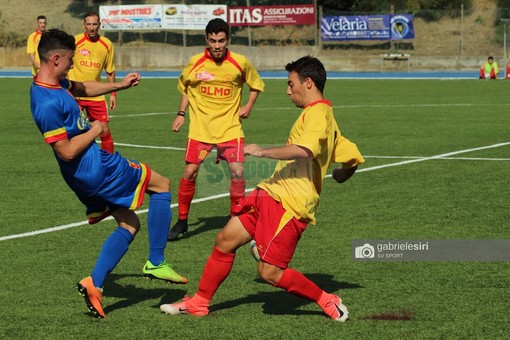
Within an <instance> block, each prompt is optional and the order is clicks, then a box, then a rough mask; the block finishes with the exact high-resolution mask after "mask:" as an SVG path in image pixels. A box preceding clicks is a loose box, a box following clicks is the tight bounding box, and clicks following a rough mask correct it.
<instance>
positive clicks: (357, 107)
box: [110, 103, 510, 126]
mask: <svg viewBox="0 0 510 340" xmlns="http://www.w3.org/2000/svg"><path fill="white" fill-rule="evenodd" d="M509 105H510V103H492V104H471V103H453V104H401V105H394V104H389V105H378V104H374V105H333V108H334V109H346V108H347V109H363V108H372V109H374V108H375V109H382V108H409V107H466V106H483V107H487V106H509ZM283 110H299V109H298V108H295V107H292V106H285V107H276V108H275V107H271V108H260V107H255V108H253V111H283ZM173 114H174V113H173V112H170V111H168V112H149V113H133V114H122V115H110V118H115V119H119V118H128V117H145V116H164V115H173ZM169 124H170V123H169ZM169 126H170V125H169Z"/></svg>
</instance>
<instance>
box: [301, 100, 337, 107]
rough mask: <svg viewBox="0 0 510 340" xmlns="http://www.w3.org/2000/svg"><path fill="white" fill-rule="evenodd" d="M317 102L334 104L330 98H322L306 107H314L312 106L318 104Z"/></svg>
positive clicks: (328, 104)
mask: <svg viewBox="0 0 510 340" xmlns="http://www.w3.org/2000/svg"><path fill="white" fill-rule="evenodd" d="M317 104H326V105H327V106H330V107H331V106H333V105H331V102H330V101H329V100H327V99H321V100H317V101H315V102H313V103H310V104H308V105H307V106H306V107H312V106H314V105H317Z"/></svg>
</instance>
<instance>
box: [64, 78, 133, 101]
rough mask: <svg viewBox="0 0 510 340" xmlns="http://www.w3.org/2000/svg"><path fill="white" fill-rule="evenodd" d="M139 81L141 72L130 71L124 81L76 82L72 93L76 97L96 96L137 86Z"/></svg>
mask: <svg viewBox="0 0 510 340" xmlns="http://www.w3.org/2000/svg"><path fill="white" fill-rule="evenodd" d="M139 82H140V74H139V73H129V74H128V75H126V76H125V77H124V79H122V81H120V82H115V83H103V82H101V81H85V82H74V86H73V88H72V89H71V93H72V94H73V96H75V97H95V96H100V95H103V94H107V93H110V92H114V91H122V90H125V89H128V88H130V87H134V86H137V85H138V83H139Z"/></svg>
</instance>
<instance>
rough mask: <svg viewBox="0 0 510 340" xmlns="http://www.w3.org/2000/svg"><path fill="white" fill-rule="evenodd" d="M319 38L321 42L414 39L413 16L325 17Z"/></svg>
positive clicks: (322, 20)
mask: <svg viewBox="0 0 510 340" xmlns="http://www.w3.org/2000/svg"><path fill="white" fill-rule="evenodd" d="M321 38H322V40H323V41H328V40H329V41H331V40H402V39H414V25H413V16H412V15H365V16H339V17H331V16H326V17H322V18H321Z"/></svg>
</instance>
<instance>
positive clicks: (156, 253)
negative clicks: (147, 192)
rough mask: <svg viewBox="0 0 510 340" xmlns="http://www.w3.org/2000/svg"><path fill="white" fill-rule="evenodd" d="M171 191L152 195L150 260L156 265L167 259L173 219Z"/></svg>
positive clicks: (149, 227)
mask: <svg viewBox="0 0 510 340" xmlns="http://www.w3.org/2000/svg"><path fill="white" fill-rule="evenodd" d="M171 200H172V194H171V193H169V192H160V193H154V194H152V195H151V197H150V202H149V215H148V217H147V224H148V234H149V261H151V263H152V264H153V265H155V266H157V265H159V264H161V262H163V261H164V260H165V248H166V242H167V237H168V231H169V230H170V222H171V221H172V210H170V201H171Z"/></svg>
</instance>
